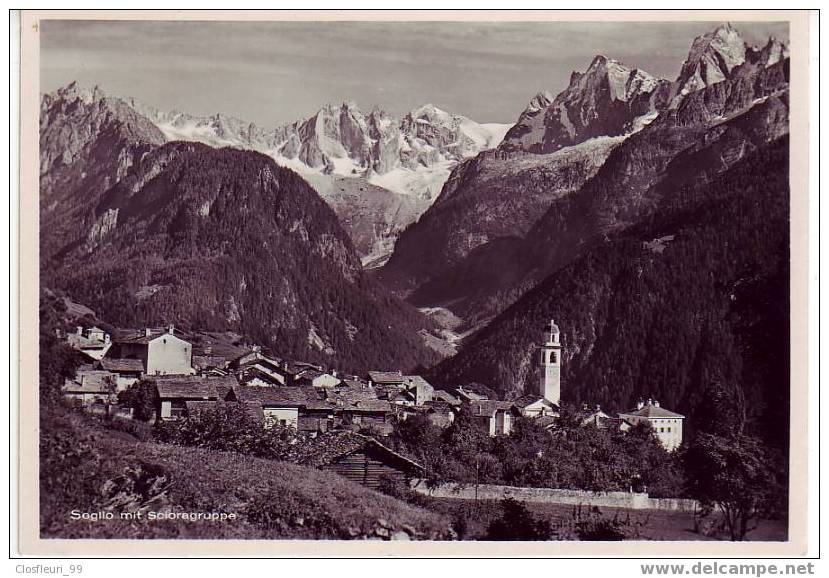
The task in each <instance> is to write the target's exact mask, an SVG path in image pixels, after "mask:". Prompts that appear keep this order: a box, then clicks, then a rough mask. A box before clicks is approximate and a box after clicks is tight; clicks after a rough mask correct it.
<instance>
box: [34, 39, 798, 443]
mask: <svg viewBox="0 0 829 578" xmlns="http://www.w3.org/2000/svg"><path fill="white" fill-rule="evenodd" d="M678 68H679V72H678V74H677V76H676V78H674V79H673V80H669V79H664V78H658V77H657V76H655V75H652V74H650V73H648V72H646V71H644V70H642V69H640V68H635V67H630V66H628V65H626V64H623V63H621V62H619V61H616V60H613V59H612V58H609V57H607V56H604V55H598V56H596V57H595V58H594V59H592V61H591V62H590V63H589V64H588V65H587V68H586V69H585V70H584V71H581V72H573V73H572V75H571V77H570V82H569V84H568V86H567V87H566V88H565V89H564V90H563V91H562V92H561V93H560V94H557V95H553V94H551V93H550V92H542V93H541V94H538V95H537V96H535V97H534V98H532V99H530V102H529V104H528V106H527V107H526V108H525V110H523V111H522V112H520V113H518V114H517V120H516V122H515V124H514V125H482V124H478V123H475V122H473V121H471V120H469V119H468V118H465V117H463V116H460V115H455V114H449V113H446V112H444V111H441V110H440V109H438V108H436V107H434V106H432V105H425V106H423V107H419V108H417V109H415V110H413V111H411V112H409V113H407V114H406V115H404V116H403V117H402V118H400V119H397V118H394V117H392V116H391V115H389V114H388V113H385V112H383V111H381V110H379V109H374V110H372V111H371V112H370V113H368V114H364V113H363V112H361V111H360V110H359V109H358V108H357V107H356V105H354V104H353V103H349V102H345V103H343V104H342V105H337V106H331V105H326V106H323V107H321V108H320V109H319V110H318V111H317V113H316V114H314V115H312V116H311V117H309V118H307V119H304V120H300V121H297V122H294V123H291V124H288V125H285V126H282V127H277V128H273V129H265V128H261V127H257V126H256V125H254V124H252V123H249V122H245V121H241V120H238V119H233V118H230V117H225V116H222V115H215V116H213V117H204V118H200V117H195V116H190V115H187V114H185V113H180V112H162V111H159V110H156V109H154V108H152V107H149V106H147V105H145V104H143V103H141V102H139V101H136V100H134V99H131V98H117V97H112V96H108V95H106V94H104V93H103V92H102V91H101V90H100V89H81V88H80V87H78V86H77V85H70V86H67V87H65V88H63V89H60V90H58V91H56V92H55V93H52V94H49V95H44V96H43V101H42V108H41V226H42V236H41V254H42V260H41V263H42V277H43V279H44V283H48V284H49V285H50V286H52V287H54V288H57V289H62V290H64V291H66V292H68V293H69V294H70V296H71V297H72V299H73V300H75V301H78V302H82V303H84V304H86V305H89V306H91V307H93V308H95V309H96V310H98V311H99V312H100V313H102V314H103V315H104V316H107V317H109V318H111V319H112V320H113V321H114V322H118V323H124V324H138V323H150V322H153V323H156V322H167V321H173V320H175V321H176V322H181V321H183V322H184V323H185V324H190V325H192V326H194V327H195V326H199V327H202V328H204V329H213V330H234V331H238V332H240V333H245V334H247V335H250V336H251V337H252V338H255V339H256V340H259V341H261V342H263V343H265V344H269V345H272V346H273V347H274V348H275V349H277V350H279V351H283V352H284V354H285V355H286V356H295V357H297V358H303V357H304V358H308V359H311V360H315V361H319V362H320V363H332V364H337V365H338V366H341V367H343V368H346V369H353V370H357V369H367V368H373V369H378V368H386V369H393V368H401V369H402V368H413V367H414V366H421V368H424V367H431V369H429V370H428V374H427V375H428V377H429V379H430V381H434V382H435V383H437V384H443V385H456V384H460V383H466V384H475V383H478V384H481V385H484V386H486V388H487V389H488V390H491V391H495V392H497V393H498V394H499V395H501V396H504V397H517V396H520V395H522V394H524V393H527V392H530V391H532V390H533V388H534V380H535V369H534V361H533V360H534V355H535V349H534V348H535V343H536V341H537V340H538V337H539V335H538V333H540V328H541V326H542V325H543V324H544V323H546V322H548V321H549V318H550V317H554V318H555V319H556V320H557V322H558V323H559V325H560V326H561V327H562V329H563V339H564V345H565V370H564V381H565V383H564V389H563V395H564V399H565V400H566V401H574V402H581V401H591V402H601V403H602V404H603V405H606V406H607V407H608V408H609V409H611V410H618V409H624V407H626V406H627V405H628V404H629V403H631V402H632V400H633V399H634V398H635V397H637V396H640V395H647V394H651V395H654V396H658V397H659V398H660V399H661V400H662V401H663V402H664V403H665V404H667V405H669V406H671V407H672V408H674V409H676V410H678V411H680V412H683V413H687V414H688V415H693V414H694V412H695V411H696V408H697V407H699V405H700V403H702V399H703V397H704V395H705V391H706V388H707V387H709V386H711V384H712V383H714V382H716V383H717V384H719V385H722V386H723V387H727V388H731V390H732V391H734V392H736V393H735V396H736V397H738V398H739V399H743V400H746V403H751V407H752V410H751V411H750V412H748V413H749V414H750V418H751V420H752V423H754V424H755V426H756V427H758V428H765V431H767V432H770V433H769V435H770V436H772V437H774V441H775V443H783V440H784V438H785V431H786V430H785V428H784V427H783V426H782V425H781V424H784V423H785V420H786V419H788V418H787V415H788V414H787V413H786V411H784V410H785V404H786V403H787V400H788V396H787V391H788V390H787V387H784V386H783V385H781V380H784V379H785V376H786V375H787V373H785V372H784V370H785V371H787V365H786V364H787V359H786V358H785V357H784V356H778V357H777V358H775V359H777V360H779V363H772V362H771V361H770V359H772V357H773V356H772V353H771V352H772V351H773V349H774V344H775V343H787V339H788V325H787V318H786V315H787V313H786V311H785V308H784V307H783V306H782V304H785V303H786V302H787V297H788V273H787V266H788V265H787V264H788V248H787V247H788V245H787V240H788V229H787V226H788V182H787V178H786V177H787V174H788V173H787V171H788V168H787V167H788V139H787V136H788V131H789V125H788V117H789V100H788V82H789V58H788V48H787V46H786V45H785V44H783V43H781V42H779V41H777V40H775V39H769V41H768V42H767V43H766V44H765V45H764V46H761V47H752V46H749V45H748V44H747V43H746V42H745V41H744V40H743V39H742V37H741V36H740V34H739V32H738V31H737V30H736V29H735V28H734V27H733V26H731V25H728V24H726V25H722V26H719V27H717V28H715V29H714V30H712V31H711V32H709V33H707V34H704V35H701V36H700V37H698V38H696V39H695V40H694V41H693V43H692V45H691V47H690V49H689V52H688V55H687V58H686V60H685V61H684V62H683V63H681V65H680V66H679V67H678ZM182 141H185V142H182ZM418 309H420V311H418ZM447 355H451V357H446V356H447ZM441 359H443V360H442V361H441ZM770 424H771V425H770ZM778 426H779V427H778Z"/></svg>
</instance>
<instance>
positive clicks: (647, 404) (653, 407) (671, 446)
mask: <svg viewBox="0 0 829 578" xmlns="http://www.w3.org/2000/svg"><path fill="white" fill-rule="evenodd" d="M619 417H620V418H621V419H622V420H624V421H626V422H628V423H629V424H631V425H632V426H636V425H639V424H640V423H649V424H650V426H651V427H652V428H653V432H654V433H655V434H656V437H657V438H659V441H660V442H662V445H663V446H664V447H665V449H666V450H668V451H669V452H672V451H674V450H675V449H677V448H678V447H679V446H680V445H681V444H682V422H683V420H684V419H685V416H684V415H681V414H678V413H675V412H673V411H670V410H667V409H665V408H664V407H661V406H660V405H659V402H658V401H655V400H651V399H649V400H647V401H640V402H639V403H638V404H637V405H636V409H634V410H631V411H628V412H624V413H620V414H619Z"/></svg>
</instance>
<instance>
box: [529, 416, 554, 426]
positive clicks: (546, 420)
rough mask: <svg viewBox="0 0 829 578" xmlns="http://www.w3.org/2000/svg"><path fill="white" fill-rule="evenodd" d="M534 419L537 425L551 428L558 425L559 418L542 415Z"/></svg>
mask: <svg viewBox="0 0 829 578" xmlns="http://www.w3.org/2000/svg"><path fill="white" fill-rule="evenodd" d="M533 419H534V420H535V423H536V424H538V425H540V426H541V427H551V426H552V425H554V424H555V423H556V419H557V418H556V417H554V416H552V415H540V416H538V417H536V418H533Z"/></svg>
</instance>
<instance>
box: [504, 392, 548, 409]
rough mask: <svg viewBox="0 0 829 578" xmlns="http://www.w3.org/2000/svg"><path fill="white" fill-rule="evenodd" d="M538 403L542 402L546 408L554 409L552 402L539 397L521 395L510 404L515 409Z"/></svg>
mask: <svg viewBox="0 0 829 578" xmlns="http://www.w3.org/2000/svg"><path fill="white" fill-rule="evenodd" d="M538 401H540V402H542V403H543V404H544V405H546V406H548V407H555V404H554V403H553V402H551V401H549V400H547V399H545V398H543V397H541V396H540V395H522V396H521V397H519V398H518V399H516V400H515V401H513V402H512V403H513V404H514V405H515V407H519V408H525V407H527V406H529V405H532V404H534V403H536V402H538Z"/></svg>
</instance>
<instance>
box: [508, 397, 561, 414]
mask: <svg viewBox="0 0 829 578" xmlns="http://www.w3.org/2000/svg"><path fill="white" fill-rule="evenodd" d="M512 403H513V404H514V405H515V407H516V408H518V410H519V411H520V412H521V415H523V416H524V417H540V416H542V415H552V416H556V415H558V413H559V408H558V406H557V405H555V404H554V403H553V402H551V401H550V400H548V399H546V398H544V397H541V396H538V395H531V394H530V395H523V396H521V397H519V398H518V399H516V400H515V401H513V402H512Z"/></svg>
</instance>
